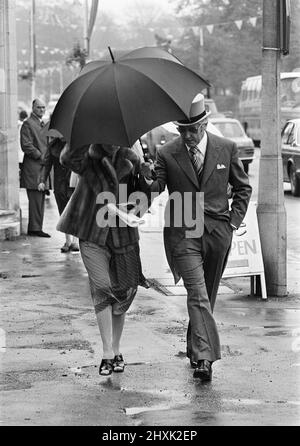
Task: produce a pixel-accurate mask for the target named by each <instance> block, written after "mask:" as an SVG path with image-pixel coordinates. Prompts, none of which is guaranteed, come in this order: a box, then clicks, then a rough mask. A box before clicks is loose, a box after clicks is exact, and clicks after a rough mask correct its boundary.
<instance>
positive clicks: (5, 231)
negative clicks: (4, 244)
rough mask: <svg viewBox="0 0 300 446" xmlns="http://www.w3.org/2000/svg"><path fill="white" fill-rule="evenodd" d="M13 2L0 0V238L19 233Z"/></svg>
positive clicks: (11, 236)
mask: <svg viewBox="0 0 300 446" xmlns="http://www.w3.org/2000/svg"><path fill="white" fill-rule="evenodd" d="M15 9H16V2H15V0H1V1H0V240H4V239H11V238H14V237H16V236H18V235H20V229H21V228H20V205H19V165H18V142H17V138H18V131H17V43H16V15H15Z"/></svg>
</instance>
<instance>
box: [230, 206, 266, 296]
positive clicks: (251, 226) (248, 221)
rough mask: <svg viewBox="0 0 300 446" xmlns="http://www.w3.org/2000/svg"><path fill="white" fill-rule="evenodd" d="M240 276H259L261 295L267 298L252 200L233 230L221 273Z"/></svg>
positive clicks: (254, 207)
mask: <svg viewBox="0 0 300 446" xmlns="http://www.w3.org/2000/svg"><path fill="white" fill-rule="evenodd" d="M241 276H260V284H261V290H262V297H263V299H266V298H267V293H266V283H265V272H264V264H263V258H262V253H261V244H260V238H259V230H258V223H257V215H256V203H254V202H252V201H250V203H249V207H248V210H247V214H246V215H245V218H244V221H243V223H242V225H241V226H240V228H239V229H238V230H237V231H234V232H233V238H232V245H231V251H230V254H229V257H228V262H227V266H226V269H225V271H224V274H223V278H224V279H226V278H228V277H241Z"/></svg>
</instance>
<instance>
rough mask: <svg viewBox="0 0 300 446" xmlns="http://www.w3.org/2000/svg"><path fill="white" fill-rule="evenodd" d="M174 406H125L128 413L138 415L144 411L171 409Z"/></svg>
mask: <svg viewBox="0 0 300 446" xmlns="http://www.w3.org/2000/svg"><path fill="white" fill-rule="evenodd" d="M171 408H172V406H170V405H157V406H151V407H125V409H124V411H125V414H126V415H130V416H132V415H138V414H140V413H143V412H153V411H158V410H170V409H171Z"/></svg>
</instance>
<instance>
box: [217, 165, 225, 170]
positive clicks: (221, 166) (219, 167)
mask: <svg viewBox="0 0 300 446" xmlns="http://www.w3.org/2000/svg"><path fill="white" fill-rule="evenodd" d="M217 169H226V166H224V164H217Z"/></svg>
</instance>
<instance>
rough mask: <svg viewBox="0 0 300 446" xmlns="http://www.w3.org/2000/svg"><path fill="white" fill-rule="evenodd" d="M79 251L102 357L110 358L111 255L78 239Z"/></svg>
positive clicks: (111, 350)
mask: <svg viewBox="0 0 300 446" xmlns="http://www.w3.org/2000/svg"><path fill="white" fill-rule="evenodd" d="M80 252H81V257H82V260H83V263H84V265H85V268H86V270H87V273H88V275H89V281H90V288H91V294H92V299H93V303H94V306H95V312H96V317H97V322H98V327H99V331H100V335H101V340H102V345H103V358H105V359H112V358H113V357H114V352H113V347H112V343H113V328H112V303H113V302H115V299H114V298H113V294H112V289H111V282H110V276H109V267H110V257H111V256H110V253H109V250H108V249H107V248H105V247H101V246H97V245H96V244H94V243H90V242H83V241H80Z"/></svg>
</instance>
